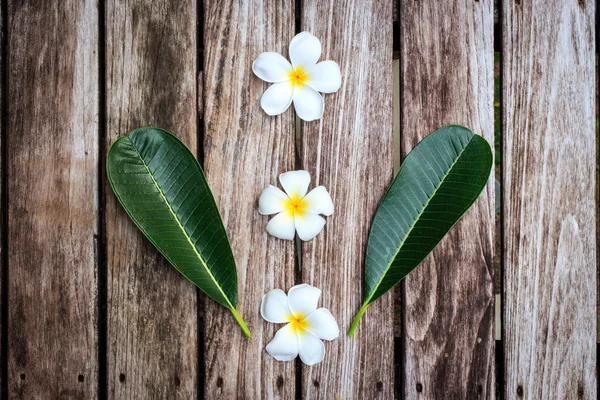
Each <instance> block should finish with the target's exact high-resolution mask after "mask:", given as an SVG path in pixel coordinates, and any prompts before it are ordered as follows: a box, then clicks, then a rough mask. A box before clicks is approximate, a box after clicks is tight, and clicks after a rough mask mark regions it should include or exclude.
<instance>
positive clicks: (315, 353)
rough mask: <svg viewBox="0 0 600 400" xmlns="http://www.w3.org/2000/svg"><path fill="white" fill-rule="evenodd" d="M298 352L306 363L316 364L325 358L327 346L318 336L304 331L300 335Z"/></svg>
mask: <svg viewBox="0 0 600 400" xmlns="http://www.w3.org/2000/svg"><path fill="white" fill-rule="evenodd" d="M298 353H299V354H300V359H301V360H302V362H303V363H304V364H306V365H315V364H317V363H320V362H321V361H323V358H325V346H324V345H323V342H321V340H320V339H319V338H318V337H316V336H315V335H313V334H312V333H310V332H307V331H304V332H302V333H301V334H299V335H298Z"/></svg>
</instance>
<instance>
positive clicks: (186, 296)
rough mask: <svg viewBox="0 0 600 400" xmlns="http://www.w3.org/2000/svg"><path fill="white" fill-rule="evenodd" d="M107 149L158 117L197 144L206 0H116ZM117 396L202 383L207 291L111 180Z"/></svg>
mask: <svg viewBox="0 0 600 400" xmlns="http://www.w3.org/2000/svg"><path fill="white" fill-rule="evenodd" d="M105 23H106V49H105V51H106V104H107V109H106V129H107V133H106V143H105V144H106V150H107V149H108V147H109V146H110V144H112V143H113V142H114V141H115V140H116V139H117V138H118V137H119V136H122V135H125V134H127V133H129V132H130V131H131V130H133V129H134V128H138V127H140V126H146V125H152V126H158V127H161V128H163V129H166V130H168V131H170V132H172V133H173V134H175V135H177V136H178V137H179V138H180V139H181V140H183V142H184V143H185V144H186V145H188V146H189V147H190V149H191V150H192V152H193V153H196V146H197V139H196V135H197V132H196V130H197V125H196V98H197V97H196V4H195V2H194V1H190V2H181V3H180V2H171V1H168V0H164V1H151V0H147V1H146V0H135V1H117V0H109V1H107V2H106V12H105ZM104 185H105V191H106V214H105V221H106V228H105V231H106V240H105V243H106V248H107V257H106V263H107V298H106V302H107V305H106V306H107V308H106V310H107V311H106V313H107V381H108V382H107V383H108V391H107V392H108V397H109V398H131V399H135V398H169V399H175V398H181V399H189V398H194V397H196V396H197V392H198V368H197V366H198V336H197V334H198V333H197V332H198V331H197V328H198V315H197V290H196V288H195V286H193V285H192V284H191V283H190V282H188V281H187V280H186V279H185V278H184V277H183V276H182V275H181V274H179V272H177V271H176V270H175V269H174V268H173V267H171V266H170V264H169V263H168V262H167V261H166V260H165V259H164V258H163V257H162V256H161V255H160V254H159V253H158V251H157V250H155V249H154V247H153V246H152V244H151V243H150V242H149V241H148V240H147V239H146V238H144V237H143V235H142V234H141V233H140V232H139V231H138V230H137V228H136V227H135V226H134V224H133V222H132V221H131V220H130V219H129V218H128V217H127V215H126V214H125V212H124V210H123V209H122V207H121V206H120V205H119V204H118V202H117V200H116V198H115V196H114V194H113V192H112V190H111V189H110V186H109V185H108V182H106V181H105V183H104Z"/></svg>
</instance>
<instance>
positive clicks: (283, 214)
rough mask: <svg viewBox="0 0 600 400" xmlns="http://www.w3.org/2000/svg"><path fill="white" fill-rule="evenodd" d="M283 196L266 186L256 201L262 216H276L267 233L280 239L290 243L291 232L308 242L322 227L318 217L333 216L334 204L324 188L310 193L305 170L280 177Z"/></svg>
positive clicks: (277, 190) (323, 221)
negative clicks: (296, 233)
mask: <svg viewBox="0 0 600 400" xmlns="http://www.w3.org/2000/svg"><path fill="white" fill-rule="evenodd" d="M279 182H281V186H283V189H284V190H285V193H284V192H283V191H282V190H280V189H279V188H277V187H275V186H273V185H269V187H268V188H266V189H265V190H263V192H262V193H261V195H260V199H259V200H258V211H259V212H260V213H261V214H263V215H271V214H277V215H276V216H275V217H273V218H272V219H271V220H270V221H269V223H268V224H267V232H269V234H271V235H273V236H275V237H278V238H280V239H287V240H293V239H294V233H295V232H298V237H299V238H300V239H302V240H304V241H307V240H311V239H312V238H314V237H315V236H317V234H318V233H319V232H321V230H323V226H325V219H324V218H323V217H321V216H320V215H319V214H323V215H326V216H330V215H331V214H333V201H332V200H331V196H329V193H328V192H327V189H325V187H324V186H317V187H316V188H314V189H313V190H311V191H310V193H308V194H306V192H307V191H308V185H309V184H310V174H309V173H308V172H307V171H290V172H286V173H283V174H281V175H279Z"/></svg>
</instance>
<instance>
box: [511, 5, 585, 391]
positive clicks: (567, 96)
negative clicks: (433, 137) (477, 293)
mask: <svg viewBox="0 0 600 400" xmlns="http://www.w3.org/2000/svg"><path fill="white" fill-rule="evenodd" d="M502 16H503V19H502V24H503V25H502V28H503V32H504V36H503V42H502V50H503V71H504V74H503V110H504V114H503V121H504V164H503V175H504V204H503V207H504V268H505V276H504V284H505V286H504V303H505V307H504V354H505V360H504V363H505V382H506V389H505V394H506V396H507V398H544V399H551V398H569V399H575V398H578V399H596V398H597V397H596V396H597V387H596V385H597V383H596V380H597V377H596V356H595V355H596V346H595V331H596V314H595V303H596V285H595V276H596V274H595V268H596V262H597V258H596V256H597V255H596V252H595V246H596V242H595V240H596V236H595V228H596V227H595V214H594V211H595V203H594V201H595V199H594V192H595V176H594V175H595V171H594V165H595V162H596V154H595V146H594V140H595V139H594V136H595V126H594V62H595V60H594V57H595V54H594V53H595V50H594V34H595V32H594V18H595V2H593V1H583V0H582V1H574V0H573V1H563V0H552V1H548V2H545V3H544V4H541V3H535V2H533V3H532V2H525V1H523V2H505V3H504V8H503V12H502Z"/></svg>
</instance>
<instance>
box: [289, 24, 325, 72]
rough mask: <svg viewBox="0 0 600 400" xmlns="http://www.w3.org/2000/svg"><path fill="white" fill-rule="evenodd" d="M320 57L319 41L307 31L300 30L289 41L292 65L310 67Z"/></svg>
mask: <svg viewBox="0 0 600 400" xmlns="http://www.w3.org/2000/svg"><path fill="white" fill-rule="evenodd" d="M319 57H321V42H320V41H319V39H317V38H316V37H315V36H313V35H311V34H310V33H308V32H300V33H299V34H297V35H296V36H294V38H293V39H292V41H291V42H290V60H292V65H293V66H294V67H295V68H297V67H302V68H306V69H310V68H312V67H313V66H314V65H315V64H316V63H317V61H319Z"/></svg>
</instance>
